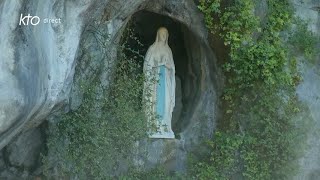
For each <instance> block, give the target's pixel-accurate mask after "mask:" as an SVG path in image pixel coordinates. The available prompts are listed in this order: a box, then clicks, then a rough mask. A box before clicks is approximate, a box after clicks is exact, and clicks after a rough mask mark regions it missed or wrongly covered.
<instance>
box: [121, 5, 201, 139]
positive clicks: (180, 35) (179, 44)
mask: <svg viewBox="0 0 320 180" xmlns="http://www.w3.org/2000/svg"><path fill="white" fill-rule="evenodd" d="M160 27H166V28H167V29H168V31H169V40H168V44H169V46H170V48H171V50H172V53H173V59H174V64H175V70H176V74H175V75H176V99H175V107H174V110H173V114H172V129H173V131H174V133H175V135H176V138H179V133H181V132H182V131H183V129H184V128H185V127H186V126H187V125H188V123H189V121H190V118H191V116H192V113H193V111H194V108H195V104H196V101H197V98H198V97H199V89H200V83H201V80H200V75H201V67H200V60H201V57H200V56H201V49H200V47H199V46H200V45H199V42H198V41H197V38H195V36H194V35H193V33H192V32H191V31H190V30H189V29H188V28H187V27H186V26H185V25H184V24H182V23H180V22H179V21H177V20H175V19H172V18H170V17H168V16H165V15H161V14H157V13H153V12H149V11H144V10H143V11H138V12H136V13H135V14H133V15H132V17H131V19H130V21H129V22H128V24H127V27H126V28H125V29H126V30H125V31H127V32H126V36H130V38H126V41H127V42H126V44H127V46H128V47H130V48H132V49H135V50H136V51H138V52H139V54H140V55H141V58H140V59H139V60H138V62H139V65H140V67H141V72H142V71H143V69H142V67H143V62H144V56H145V54H146V52H147V50H148V48H149V47H150V46H151V45H152V44H153V43H154V41H155V38H156V33H157V30H158V28H160ZM122 41H123V38H122ZM197 45H199V46H197ZM126 53H130V52H128V51H127V52H126Z"/></svg>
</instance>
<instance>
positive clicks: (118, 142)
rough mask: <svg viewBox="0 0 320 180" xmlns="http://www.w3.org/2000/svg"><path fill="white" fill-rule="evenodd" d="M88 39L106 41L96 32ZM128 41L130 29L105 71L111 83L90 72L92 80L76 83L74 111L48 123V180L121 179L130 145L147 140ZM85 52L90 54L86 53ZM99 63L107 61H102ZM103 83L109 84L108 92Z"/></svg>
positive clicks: (139, 81) (136, 63)
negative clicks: (78, 102)
mask: <svg viewBox="0 0 320 180" xmlns="http://www.w3.org/2000/svg"><path fill="white" fill-rule="evenodd" d="M93 34H94V36H98V38H97V37H96V39H101V40H102V41H101V42H105V41H106V39H103V38H104V37H107V36H101V33H100V32H98V31H97V30H96V29H95V30H94V32H93ZM133 38H134V37H133V36H132V33H131V32H130V31H129V30H127V31H126V32H125V33H124V38H123V40H122V44H121V45H120V46H119V52H118V56H117V61H116V63H115V64H114V65H112V66H111V67H110V72H109V76H110V77H112V78H111V79H103V78H101V77H102V76H101V71H99V70H98V71H94V76H93V78H92V79H90V80H89V81H88V80H82V81H81V82H80V84H81V91H82V92H83V98H82V103H81V105H80V106H79V108H78V109H76V110H72V111H70V112H68V113H67V114H65V115H62V118H61V119H60V120H59V121H57V122H54V123H51V125H50V129H49V136H48V143H47V146H48V149H49V155H48V157H45V158H44V167H45V171H46V175H47V176H48V177H51V176H53V177H60V178H67V179H68V178H79V179H109V178H111V177H112V176H117V175H119V174H121V173H122V172H123V169H122V170H121V168H130V167H131V162H130V160H129V159H130V158H129V157H130V155H131V153H132V150H133V145H134V143H135V142H136V141H137V140H140V139H143V138H145V137H147V134H146V133H147V123H146V118H145V114H144V111H143V107H142V92H143V82H144V75H143V73H142V67H141V61H143V56H141V55H140V54H139V52H138V51H136V50H135V49H134V48H132V47H128V46H127V44H126V42H127V41H129V40H132V39H133ZM97 43H99V42H97ZM102 45H103V44H102ZM140 45H141V44H140ZM102 47H103V46H102ZM104 48H105V47H104ZM84 51H85V53H88V54H90V53H89V52H90V49H88V50H87V49H84ZM80 60H82V59H80ZM87 60H88V61H90V60H92V59H91V58H89V59H87ZM103 61H110V59H108V57H107V56H105V57H104V59H103ZM86 68H88V67H86ZM101 69H102V68H101ZM102 81H110V85H109V86H108V88H104V87H103V86H102V84H104V82H102Z"/></svg>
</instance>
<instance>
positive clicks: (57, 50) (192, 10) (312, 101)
mask: <svg viewBox="0 0 320 180" xmlns="http://www.w3.org/2000/svg"><path fill="white" fill-rule="evenodd" d="M292 2H293V4H294V6H295V8H296V10H297V13H296V14H297V15H298V16H300V17H302V18H303V19H304V20H306V21H308V22H309V27H310V29H311V30H313V31H314V32H315V33H317V34H320V18H319V7H320V4H319V3H320V2H319V1H317V0H305V1H303V2H302V1H300V0H292ZM265 7H266V3H265V1H262V3H261V4H260V5H259V6H257V9H259V8H260V9H261V10H263V9H264V8H265ZM140 10H146V11H149V12H153V13H156V14H161V15H165V16H167V17H170V18H172V20H174V21H175V22H177V24H178V26H181V27H182V28H181V29H182V30H181V31H182V32H181V33H182V34H183V40H184V41H185V42H184V46H185V48H186V49H188V50H189V51H188V52H189V53H188V54H187V58H185V59H184V57H181V59H182V60H181V61H179V62H182V64H183V63H184V62H185V64H186V67H184V68H182V69H186V71H181V72H180V74H179V78H180V80H181V101H182V103H183V106H182V110H181V115H179V116H180V117H179V118H178V119H177V120H175V124H178V126H176V127H177V128H176V129H178V130H177V131H178V137H179V138H177V139H175V140H171V141H166V140H161V139H160V140H154V141H145V140H142V141H141V142H139V146H138V147H137V154H136V156H135V157H134V160H135V162H136V164H137V166H140V165H141V166H147V167H154V166H156V165H157V164H159V163H160V164H161V163H164V164H165V166H166V167H167V168H168V169H171V170H183V169H184V163H185V160H186V153H187V152H188V151H190V150H191V149H192V147H194V145H196V144H197V143H199V141H201V140H202V139H204V138H208V137H211V136H212V133H213V130H214V126H215V120H216V119H217V116H218V115H219V109H218V97H219V95H220V93H221V92H222V90H221V88H222V84H223V76H222V75H221V73H220V70H219V68H217V65H216V59H215V54H214V52H213V51H214V49H212V48H211V47H210V46H209V45H208V42H207V31H206V28H205V25H204V23H203V17H202V14H201V13H200V12H199V10H198V9H197V7H196V5H195V4H194V1H193V0H181V1H176V0H171V1H169V0H148V1H147V0H130V1H129V0H79V1H72V0H52V1H50V2H49V1H40V0H29V1H22V0H14V1H12V0H2V1H0V32H1V34H0V150H1V149H3V147H5V146H6V145H7V144H9V142H11V141H12V140H13V139H14V137H15V136H16V135H17V134H19V133H20V132H22V131H23V130H26V129H30V128H31V127H35V126H38V125H39V124H40V123H41V122H42V121H43V120H44V119H45V118H46V117H47V116H48V115H49V114H50V113H51V112H52V111H53V110H56V109H58V108H59V107H61V106H63V105H65V104H69V105H70V106H69V107H68V108H70V109H76V108H77V107H78V106H79V105H80V104H81V101H82V98H81V97H82V92H81V90H80V82H81V81H82V80H85V81H90V79H91V78H92V77H93V72H94V70H102V71H103V72H105V73H103V75H102V76H101V77H100V78H101V79H103V80H104V81H103V82H104V84H102V87H103V88H104V87H107V86H108V82H109V80H108V78H109V74H108V71H106V70H107V69H108V68H110V67H111V66H110V64H109V63H112V62H113V61H115V60H116V54H117V43H118V42H119V39H120V37H121V35H122V32H123V30H124V29H125V27H126V25H127V23H128V21H129V19H130V18H132V16H133V14H134V13H135V12H138V11H140ZM20 13H23V14H28V13H30V14H31V15H37V16H39V17H40V18H42V19H43V18H61V22H62V23H61V24H43V23H40V24H39V25H38V26H19V25H18V24H19V17H20ZM256 13H257V15H259V16H260V17H262V18H263V17H265V13H264V11H257V12H256ZM89 26H95V27H97V28H98V29H99V30H100V31H101V32H103V33H105V34H107V35H108V41H107V42H103V43H104V47H106V48H105V52H106V53H107V56H108V57H109V59H108V61H101V60H100V59H99V58H101V57H102V55H101V53H100V51H99V50H97V48H98V45H97V44H94V43H95V42H94V37H90V33H86V32H87V31H86V30H88V29H89ZM82 41H86V42H83V43H82V44H84V45H85V46H88V47H89V48H91V53H92V56H94V57H95V58H93V59H92V58H91V59H90V58H89V57H85V56H82V55H83V54H82V53H81V48H79V44H80V42H82ZM80 58H87V59H86V60H85V61H81V62H85V63H83V64H80V63H78V62H79V61H78V60H79V59H80ZM77 63H78V64H77ZM317 63H318V65H319V58H318V61H317ZM76 65H77V68H78V69H77V71H75V67H76ZM318 65H317V66H314V67H312V66H310V65H303V66H302V67H303V68H302V74H303V77H304V81H303V82H302V83H301V85H300V86H299V87H298V89H297V93H298V95H299V98H300V99H301V100H302V101H303V102H304V103H305V104H306V106H307V107H308V108H309V111H310V115H311V116H312V117H313V120H314V122H315V124H316V127H319V122H320V115H319V108H320V107H319V104H320V102H319V99H318V97H319V92H320V91H319V89H320V88H319V84H320V82H319V79H320V77H319V66H318ZM97 94H99V92H97ZM68 108H67V109H66V110H68ZM177 111H179V110H177ZM177 114H180V113H177ZM177 116H178V115H177ZM313 132H314V131H310V135H309V139H308V143H309V144H310V148H309V149H308V151H307V153H306V154H305V156H304V157H303V158H302V159H301V173H300V174H299V175H298V177H297V179H299V178H300V179H301V178H305V179H308V178H309V179H312V178H313V179H314V178H315V177H317V176H318V174H319V167H320V165H319V162H320V161H319V143H318V139H317V136H316V135H314V134H313ZM36 134H37V133H35V134H34V132H33V133H31V132H29V134H28V133H27V134H23V135H22V136H20V137H18V138H17V139H16V140H14V142H12V143H11V144H10V145H9V146H8V147H7V148H6V151H7V152H8V154H9V155H10V154H11V157H10V156H9V160H10V162H11V163H12V164H13V165H15V166H30V165H31V164H32V163H29V162H31V161H33V160H31V159H32V158H31V157H32V156H33V155H30V153H31V152H32V151H34V150H36V149H37V148H34V149H32V148H31V149H27V150H23V148H24V147H25V146H26V144H28V143H30V144H33V146H34V147H38V145H37V144H38V142H39V141H38V140H35V139H37V138H36V136H37V135H36ZM33 140H35V141H34V142H32V141H33ZM36 151H37V150H36ZM143 153H147V154H151V155H152V157H145V156H143ZM31 154H32V153H31ZM15 156H16V157H15ZM29 156H30V158H31V159H28V158H29ZM17 157H21V158H17ZM1 159H3V158H1V155H0V168H1V167H3V164H4V161H3V160H1ZM8 173H9V171H8ZM0 177H1V176H0Z"/></svg>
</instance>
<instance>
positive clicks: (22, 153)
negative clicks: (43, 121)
mask: <svg viewBox="0 0 320 180" xmlns="http://www.w3.org/2000/svg"><path fill="white" fill-rule="evenodd" d="M43 145H44V141H43V137H42V135H41V132H40V129H39V128H35V129H31V130H29V131H27V132H24V133H22V134H21V135H20V136H18V137H17V138H16V139H14V140H13V141H12V142H11V143H10V144H9V145H8V146H7V147H6V148H5V155H6V156H7V157H6V158H7V159H8V162H9V164H10V166H14V167H20V168H28V169H30V168H33V167H35V165H36V164H37V163H38V161H39V158H40V150H41V148H42V147H43Z"/></svg>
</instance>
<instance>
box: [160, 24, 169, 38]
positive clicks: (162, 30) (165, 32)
mask: <svg viewBox="0 0 320 180" xmlns="http://www.w3.org/2000/svg"><path fill="white" fill-rule="evenodd" d="M168 35H169V34H168V30H167V29H166V28H164V27H162V28H160V29H159V30H158V38H159V39H158V41H160V42H166V40H167V38H168Z"/></svg>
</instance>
